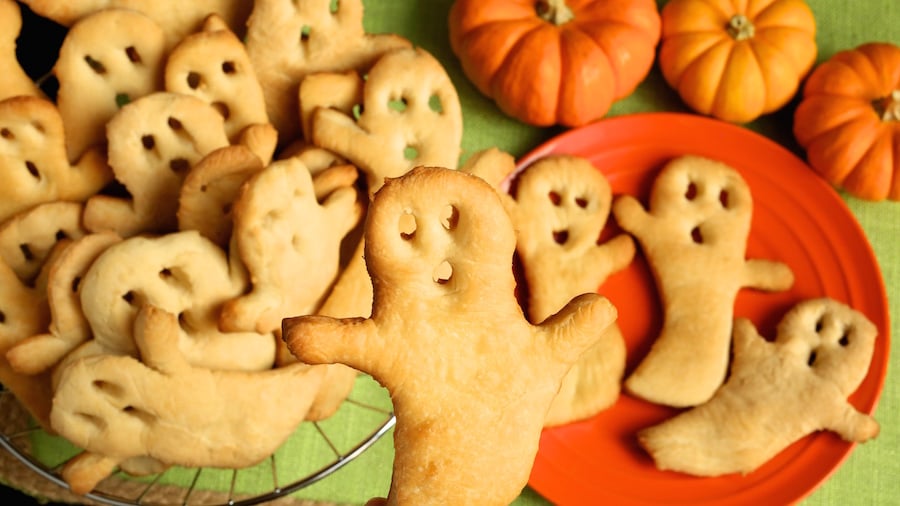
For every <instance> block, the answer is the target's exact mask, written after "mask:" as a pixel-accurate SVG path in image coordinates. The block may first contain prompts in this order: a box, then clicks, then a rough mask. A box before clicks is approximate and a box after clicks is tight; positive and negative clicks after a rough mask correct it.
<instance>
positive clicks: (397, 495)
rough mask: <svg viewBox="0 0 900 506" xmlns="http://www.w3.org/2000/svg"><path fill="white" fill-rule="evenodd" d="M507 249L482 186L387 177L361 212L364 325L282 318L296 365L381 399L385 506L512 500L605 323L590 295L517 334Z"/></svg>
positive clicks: (499, 213)
mask: <svg viewBox="0 0 900 506" xmlns="http://www.w3.org/2000/svg"><path fill="white" fill-rule="evenodd" d="M515 243H516V238H515V232H514V229H513V225H512V223H511V221H510V218H509V216H508V215H507V213H506V211H505V210H504V207H503V204H502V203H501V201H500V198H499V196H498V194H497V193H496V191H495V190H494V189H493V188H492V187H491V186H490V185H488V184H487V183H486V182H484V181H483V180H482V179H479V178H477V177H475V176H472V175H469V174H465V173H462V172H459V171H456V170H451V169H443V168H425V167H422V168H417V169H414V170H412V171H410V172H408V173H407V174H405V175H404V176H401V177H400V178H395V179H388V180H387V182H386V183H385V185H384V186H383V187H382V189H381V190H379V192H378V193H376V194H375V197H374V201H373V202H372V204H371V207H370V209H369V215H368V221H367V223H366V234H365V245H366V250H365V253H366V262H367V265H368V268H369V272H370V274H371V276H372V282H373V287H374V305H373V308H372V316H371V317H370V318H347V319H335V318H330V317H323V316H300V317H297V318H290V319H286V320H285V321H284V324H283V326H284V338H285V340H286V342H287V344H288V346H289V348H290V349H291V351H292V352H293V353H294V354H295V355H296V356H297V357H298V358H299V359H300V360H301V361H304V362H307V363H312V364H318V363H334V362H338V363H343V364H346V365H348V366H350V367H354V368H356V369H358V370H361V371H364V372H368V373H370V374H371V375H372V376H373V377H374V378H375V379H376V380H377V381H379V382H380V383H381V384H382V385H384V386H385V387H386V388H387V389H388V390H389V391H390V393H391V398H392V400H393V403H394V410H395V413H396V417H397V426H396V429H395V432H394V447H395V449H396V453H395V458H394V467H393V478H392V482H391V489H390V493H389V497H388V502H389V503H390V504H485V505H488V504H491V505H494V504H496V505H501V504H502V505H507V504H509V503H510V502H512V501H513V500H514V499H515V498H516V497H517V496H518V494H519V493H520V492H521V490H522V488H523V487H524V486H525V484H526V482H527V480H528V474H529V471H530V469H531V465H532V462H533V460H534V456H535V454H536V452H537V445H538V439H539V437H540V433H541V429H542V427H543V424H544V417H545V415H546V412H547V408H548V407H549V405H550V402H551V401H552V399H553V397H554V396H555V395H556V392H557V390H558V388H559V384H560V381H561V380H562V378H563V376H564V375H565V373H566V371H567V370H568V369H569V367H571V365H572V363H574V362H575V361H576V360H577V359H578V357H579V355H580V354H581V353H582V352H583V351H584V350H585V349H587V348H588V347H589V346H591V345H592V344H593V342H594V341H595V340H596V338H597V334H596V329H598V328H600V329H602V328H604V327H606V326H608V325H609V324H610V323H611V322H612V321H613V320H614V319H615V315H616V312H615V308H613V306H612V305H611V304H610V303H609V301H608V300H606V299H605V298H602V297H601V296H599V295H598V294H596V293H592V294H585V295H583V296H581V297H579V298H577V299H575V300H573V301H572V302H571V303H570V304H568V305H566V307H565V308H563V309H562V310H561V311H560V312H559V313H557V314H556V315H554V316H553V317H551V318H548V319H547V320H546V321H545V322H543V323H542V324H540V325H537V326H535V325H532V324H530V323H528V321H527V320H526V319H525V317H524V315H523V314H522V311H521V309H520V308H519V305H518V302H517V300H516V297H515V294H514V290H515V284H516V283H515V279H514V274H513V270H512V260H513V254H514V250H515Z"/></svg>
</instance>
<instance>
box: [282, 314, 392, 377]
mask: <svg viewBox="0 0 900 506" xmlns="http://www.w3.org/2000/svg"><path fill="white" fill-rule="evenodd" d="M282 337H283V339H284V342H285V344H287V347H288V349H289V350H290V351H291V353H292V354H294V356H295V357H297V359H299V360H300V361H301V362H305V363H307V364H313V365H316V364H334V363H340V364H344V365H347V366H349V367H352V368H354V369H358V370H361V371H365V372H371V370H370V368H369V363H368V361H367V360H366V357H368V356H376V355H378V353H377V352H373V350H372V348H373V347H377V348H380V347H381V346H380V345H379V342H377V341H376V340H377V338H378V331H377V328H376V327H375V323H374V322H373V321H372V320H371V319H365V318H332V317H330V316H320V315H304V316H297V317H294V318H286V319H284V320H283V322H282Z"/></svg>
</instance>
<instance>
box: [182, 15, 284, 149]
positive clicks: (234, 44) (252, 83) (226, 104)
mask: <svg viewBox="0 0 900 506" xmlns="http://www.w3.org/2000/svg"><path fill="white" fill-rule="evenodd" d="M165 83H166V85H165V86H166V91H170V92H174V93H184V94H186V95H193V96H195V97H197V98H200V99H202V100H203V101H204V102H206V103H208V104H211V105H212V106H213V107H214V108H215V109H216V110H217V111H219V113H220V114H222V117H223V118H224V119H225V133H226V134H227V135H228V138H229V139H230V140H231V142H232V143H236V142H237V139H238V136H239V135H240V133H241V132H242V131H243V130H244V129H245V128H247V127H248V126H250V125H254V124H265V123H268V122H269V119H268V116H266V107H265V99H264V98H263V93H262V88H261V87H260V85H259V80H258V79H257V78H256V73H255V72H254V70H253V64H252V63H250V58H249V57H248V56H247V51H246V49H245V48H244V44H243V43H241V40H240V39H238V38H237V36H236V35H235V34H234V32H232V31H231V30H230V29H229V28H228V25H227V24H226V23H225V21H224V20H222V18H221V17H220V16H218V15H216V14H212V15H210V16H209V17H208V18H206V20H205V21H204V22H203V29H202V30H201V31H199V32H197V33H194V34H191V35H188V36H187V37H185V38H184V39H183V40H182V41H181V42H179V43H178V45H176V46H175V47H174V48H173V49H172V51H171V52H170V54H169V56H168V59H167V61H166V68H165ZM274 135H276V136H277V133H275V134H274Z"/></svg>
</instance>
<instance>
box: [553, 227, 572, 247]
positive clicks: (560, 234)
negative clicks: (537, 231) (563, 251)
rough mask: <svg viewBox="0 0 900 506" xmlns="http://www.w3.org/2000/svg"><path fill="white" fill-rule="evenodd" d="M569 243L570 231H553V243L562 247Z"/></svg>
mask: <svg viewBox="0 0 900 506" xmlns="http://www.w3.org/2000/svg"><path fill="white" fill-rule="evenodd" d="M568 241H569V231H568V230H554V231H553V242H555V243H556V244H559V245H560V246H562V245H564V244H565V243H567V242H568Z"/></svg>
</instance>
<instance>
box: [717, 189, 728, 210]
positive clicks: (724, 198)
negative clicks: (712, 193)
mask: <svg viewBox="0 0 900 506" xmlns="http://www.w3.org/2000/svg"><path fill="white" fill-rule="evenodd" d="M729 196H730V194H729V192H728V189H727V188H722V190H721V191H720V192H719V203H720V204H722V208H724V209H728V206H729V205H730V203H731V201H730V198H729Z"/></svg>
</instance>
